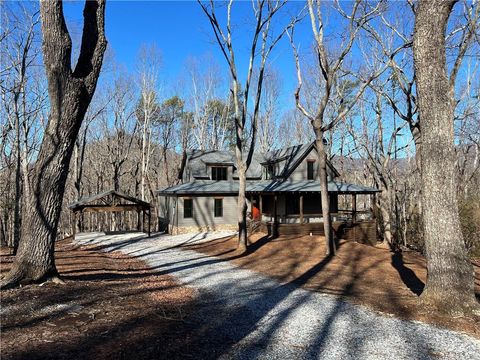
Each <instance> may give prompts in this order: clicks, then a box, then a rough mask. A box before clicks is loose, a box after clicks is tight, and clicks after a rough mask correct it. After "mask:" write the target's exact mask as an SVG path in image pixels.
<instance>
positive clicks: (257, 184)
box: [157, 180, 380, 196]
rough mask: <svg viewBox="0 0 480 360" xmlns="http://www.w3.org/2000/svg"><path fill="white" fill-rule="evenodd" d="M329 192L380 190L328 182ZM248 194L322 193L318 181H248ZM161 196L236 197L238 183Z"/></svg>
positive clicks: (193, 186)
mask: <svg viewBox="0 0 480 360" xmlns="http://www.w3.org/2000/svg"><path fill="white" fill-rule="evenodd" d="M328 191H329V192H332V193H341V194H373V193H376V192H379V191H380V190H378V189H375V188H372V187H368V186H363V185H356V184H349V183H342V182H337V181H329V182H328ZM246 192H247V193H271V194H274V193H289V192H290V193H295V192H303V193H320V183H319V182H318V181H317V180H302V181H294V182H289V181H275V180H274V181H248V182H247V191H246ZM157 194H159V195H187V196H188V195H199V194H201V195H205V194H211V195H235V194H238V182H236V181H215V180H195V181H191V182H188V183H184V184H179V185H175V186H172V187H169V188H165V189H162V190H158V191H157Z"/></svg>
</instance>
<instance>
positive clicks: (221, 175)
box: [212, 166, 227, 180]
mask: <svg viewBox="0 0 480 360" xmlns="http://www.w3.org/2000/svg"><path fill="white" fill-rule="evenodd" d="M212 180H227V168H226V167H221V166H214V167H212Z"/></svg>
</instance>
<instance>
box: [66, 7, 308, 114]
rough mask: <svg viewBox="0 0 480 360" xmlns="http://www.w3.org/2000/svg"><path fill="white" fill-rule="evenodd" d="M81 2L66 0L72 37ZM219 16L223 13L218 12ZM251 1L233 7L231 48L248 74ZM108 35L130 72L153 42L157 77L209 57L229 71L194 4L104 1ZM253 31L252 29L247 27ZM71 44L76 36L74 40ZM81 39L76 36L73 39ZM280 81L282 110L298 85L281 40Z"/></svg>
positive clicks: (172, 77) (302, 36)
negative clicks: (157, 61)
mask: <svg viewBox="0 0 480 360" xmlns="http://www.w3.org/2000/svg"><path fill="white" fill-rule="evenodd" d="M301 4H302V3H300V2H292V3H291V4H289V6H290V7H289V9H288V10H286V12H285V13H284V14H283V15H286V14H287V13H289V14H293V12H295V13H296V12H297V11H298V9H299V6H300V5H301ZM82 9H83V2H82V1H69V2H66V3H65V5H64V12H65V17H66V19H67V23H68V25H69V28H70V31H71V32H75V31H76V32H78V34H80V33H81V26H82V25H81V24H82V21H83V19H82ZM218 13H219V14H221V13H225V9H223V8H220V9H219V10H218ZM251 13H252V10H251V2H250V1H238V2H237V3H235V4H234V8H233V15H234V16H233V23H234V24H235V25H236V27H235V29H234V43H235V45H236V46H237V48H236V58H237V62H238V66H239V72H240V73H241V74H246V71H247V65H248V45H249V44H250V41H251V40H250V39H251V37H252V31H249V27H248V22H249V21H250V20H251V18H249V16H251ZM288 21H289V17H287V16H284V17H283V18H282V19H278V22H279V24H278V25H282V24H288ZM105 23H106V35H107V40H108V42H109V46H110V48H111V49H112V50H113V53H114V55H115V60H116V61H117V62H119V63H121V64H123V65H125V66H126V67H127V69H128V70H130V71H134V70H135V64H136V59H137V56H138V52H139V49H140V48H141V46H142V45H150V44H152V43H155V44H156V45H157V46H158V48H159V49H160V51H161V53H162V58H163V59H162V63H163V66H162V71H161V72H162V74H161V77H162V78H163V79H165V80H166V81H167V82H170V83H174V82H175V81H177V79H178V77H179V76H181V73H182V70H183V69H184V66H185V63H186V61H187V59H188V58H189V57H191V56H194V57H200V58H201V57H202V56H206V55H208V54H211V55H212V57H213V58H214V59H215V62H216V63H217V64H218V65H219V66H221V67H223V69H224V70H225V71H227V67H226V61H225V59H224V58H223V57H222V55H221V52H220V50H219V47H218V45H217V44H216V43H215V41H214V37H213V32H212V30H211V27H210V23H209V21H208V19H207V17H206V16H205V14H204V13H203V12H202V10H201V8H200V6H199V4H198V3H197V2H196V1H136V2H132V1H112V0H110V1H107V9H106V20H105ZM307 25H309V23H307V22H305V21H304V23H303V24H300V25H299V29H302V31H297V34H298V36H297V43H298V44H299V45H300V48H301V49H308V48H309V47H310V44H311V43H312V38H311V30H310V28H309V27H308V26H307ZM250 28H251V27H250ZM72 38H74V39H75V36H72ZM77 38H78V39H79V38H80V36H77ZM269 64H270V66H273V67H275V68H276V69H277V70H278V71H279V72H280V74H281V78H282V90H283V91H282V98H281V102H282V104H283V108H292V107H294V97H293V92H294V90H295V87H296V85H297V79H296V70H295V64H294V61H293V55H292V49H291V46H290V43H289V41H288V38H287V37H286V36H285V37H284V38H283V39H282V40H281V42H280V43H279V44H278V46H277V47H276V48H275V50H274V51H273V52H272V56H271V57H270V59H269Z"/></svg>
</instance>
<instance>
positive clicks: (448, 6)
mask: <svg viewBox="0 0 480 360" xmlns="http://www.w3.org/2000/svg"><path fill="white" fill-rule="evenodd" d="M454 5H455V1H448V2H447V1H420V2H419V3H418V7H417V9H416V15H415V31H414V36H413V54H414V65H415V74H416V83H417V97H418V107H419V112H420V116H421V126H422V133H421V136H422V146H421V149H420V151H421V169H422V196H423V203H424V206H423V220H424V232H425V250H426V259H427V271H428V275H427V283H426V287H425V290H424V292H423V293H422V295H421V300H422V302H423V304H424V305H427V306H432V307H434V308H436V309H439V310H440V311H443V312H447V313H460V314H464V313H469V312H471V311H472V310H476V311H480V310H479V305H478V303H477V301H476V299H475V293H474V275H473V274H474V273H473V268H472V264H471V262H470V259H469V258H468V255H467V251H466V248H465V244H464V242H463V237H462V232H461V229H460V219H459V214H458V203H457V189H456V174H455V162H456V159H455V149H454V131H453V129H454V126H453V124H454V112H455V97H454V94H455V77H456V70H455V68H454V70H453V71H452V73H451V74H450V76H448V74H447V64H446V48H445V43H446V41H445V36H446V29H447V23H448V19H449V17H450V14H451V12H452V9H453V6H454ZM455 64H457V62H455ZM454 66H455V65H454Z"/></svg>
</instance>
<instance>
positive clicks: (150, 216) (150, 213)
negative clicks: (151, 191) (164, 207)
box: [148, 209, 152, 237]
mask: <svg viewBox="0 0 480 360" xmlns="http://www.w3.org/2000/svg"><path fill="white" fill-rule="evenodd" d="M151 220H152V211H151V210H150V209H148V237H150V223H151Z"/></svg>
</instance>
